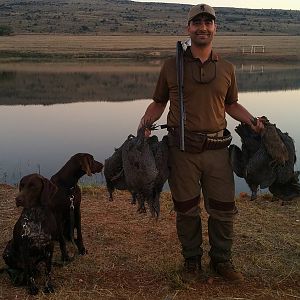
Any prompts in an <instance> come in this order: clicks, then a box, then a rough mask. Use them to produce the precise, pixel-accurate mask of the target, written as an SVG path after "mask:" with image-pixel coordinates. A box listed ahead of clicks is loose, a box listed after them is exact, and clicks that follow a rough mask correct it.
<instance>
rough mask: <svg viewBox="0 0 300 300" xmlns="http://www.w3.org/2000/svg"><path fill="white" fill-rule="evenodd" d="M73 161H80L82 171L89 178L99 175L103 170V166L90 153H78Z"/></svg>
mask: <svg viewBox="0 0 300 300" xmlns="http://www.w3.org/2000/svg"><path fill="white" fill-rule="evenodd" d="M72 159H75V160H78V161H79V164H80V168H81V170H82V171H83V172H85V174H86V175H88V176H92V174H95V173H99V172H101V171H102V169H103V164H102V163H100V162H99V161H97V160H95V159H94V157H93V155H91V154H89V153H77V154H75V155H74V156H73V157H72Z"/></svg>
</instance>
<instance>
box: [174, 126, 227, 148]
mask: <svg viewBox="0 0 300 300" xmlns="http://www.w3.org/2000/svg"><path fill="white" fill-rule="evenodd" d="M168 131H169V135H168V137H169V145H170V146H176V147H179V143H180V135H179V128H177V127H169V128H168ZM231 140H232V136H231V134H230V131H229V130H228V129H224V130H221V131H219V132H216V133H213V134H210V133H209V134H203V133H199V132H192V131H188V130H186V129H185V130H184V145H185V151H186V152H191V153H201V152H203V151H205V150H216V149H222V148H225V147H227V146H229V145H230V143H231Z"/></svg>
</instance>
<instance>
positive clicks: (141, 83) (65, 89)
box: [0, 64, 300, 105]
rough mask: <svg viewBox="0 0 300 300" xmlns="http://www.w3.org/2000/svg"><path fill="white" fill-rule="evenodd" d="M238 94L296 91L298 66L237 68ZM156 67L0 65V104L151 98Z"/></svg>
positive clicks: (242, 66) (240, 66)
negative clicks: (53, 69) (92, 68)
mask: <svg viewBox="0 0 300 300" xmlns="http://www.w3.org/2000/svg"><path fill="white" fill-rule="evenodd" d="M236 70H237V81H238V85H239V90H240V91H277V90H294V89H299V88H300V80H299V78H300V67H299V66H298V67H297V66H293V67H291V68H284V67H280V68H278V69H276V68H271V67H265V66H264V65H261V64H257V65H254V64H252V65H237V66H236ZM158 73H159V67H158V66H157V67H152V68H147V70H146V71H139V70H135V69H134V68H133V69H130V70H129V71H126V69H125V70H123V71H122V72H120V71H119V72H118V71H115V70H114V71H109V70H108V71H107V70H105V71H102V69H101V67H99V69H98V70H97V71H94V72H45V71H43V72H28V71H21V70H19V71H7V70H2V71H1V66H0V104H2V105H3V104H7V105H13V104H57V103H70V102H81V101H125V100H133V99H141V98H151V97H152V94H153V90H154V87H155V83H156V80H157V77H158Z"/></svg>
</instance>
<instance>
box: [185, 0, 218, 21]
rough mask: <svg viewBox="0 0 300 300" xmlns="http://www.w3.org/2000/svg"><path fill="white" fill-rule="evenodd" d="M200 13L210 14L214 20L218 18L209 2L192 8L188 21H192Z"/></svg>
mask: <svg viewBox="0 0 300 300" xmlns="http://www.w3.org/2000/svg"><path fill="white" fill-rule="evenodd" d="M199 14H207V15H210V16H211V17H212V18H213V19H214V20H215V19H216V13H215V10H214V9H213V8H212V7H211V6H209V5H207V4H197V5H195V6H193V7H192V8H191V9H190V11H189V14H188V22H190V21H191V20H192V19H194V18H195V17H196V16H197V15H199Z"/></svg>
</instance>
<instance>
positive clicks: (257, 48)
mask: <svg viewBox="0 0 300 300" xmlns="http://www.w3.org/2000/svg"><path fill="white" fill-rule="evenodd" d="M242 52H243V54H245V53H250V54H255V53H265V45H250V46H243V47H242Z"/></svg>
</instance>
